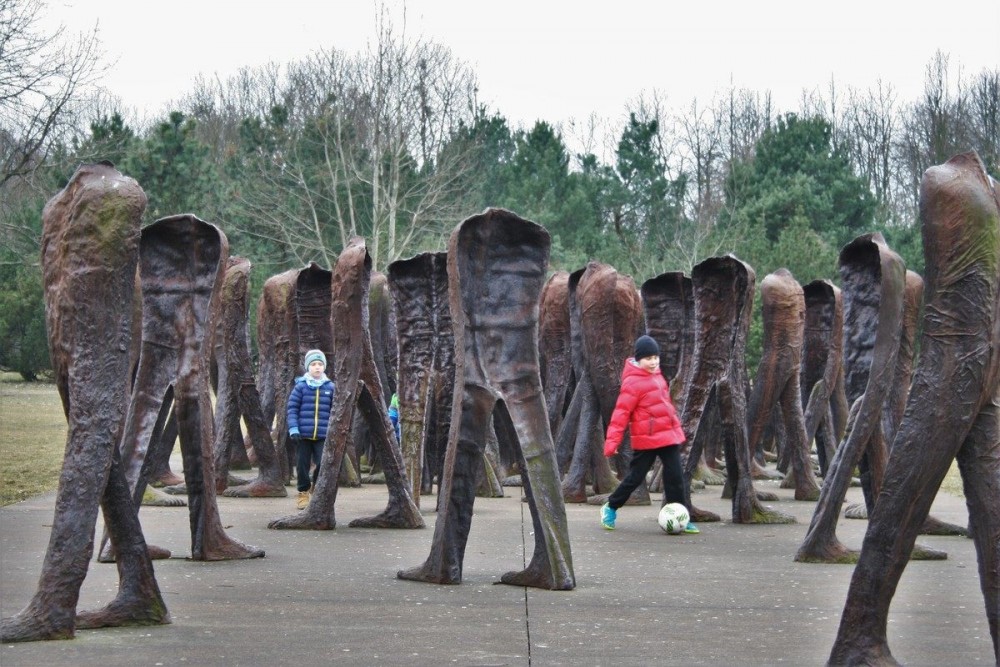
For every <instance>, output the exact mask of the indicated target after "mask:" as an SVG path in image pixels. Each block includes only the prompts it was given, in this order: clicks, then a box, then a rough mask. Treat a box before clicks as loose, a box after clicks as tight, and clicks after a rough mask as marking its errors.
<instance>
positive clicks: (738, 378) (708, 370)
mask: <svg viewBox="0 0 1000 667" xmlns="http://www.w3.org/2000/svg"><path fill="white" fill-rule="evenodd" d="M755 279H756V276H755V275H754V272H753V269H752V268H750V266H748V265H747V264H745V263H744V262H742V261H740V260H739V259H737V258H736V257H734V256H733V255H726V256H722V257H711V258H709V259H706V260H704V261H702V262H701V263H699V264H697V265H696V266H695V267H694V269H693V270H692V271H691V281H692V287H693V289H694V304H695V326H696V327H697V335H696V336H695V346H694V358H693V360H692V368H691V381H690V383H689V384H688V393H687V396H686V398H685V400H684V409H683V411H682V413H681V423H683V425H684V433H685V435H686V436H687V443H686V444H685V445H684V447H685V450H686V451H685V457H686V458H685V464H684V473H685V496H687V498H686V500H687V502H686V504H687V506H688V507H689V509H690V511H691V518H692V520H695V521H718V520H719V516H718V515H717V514H715V513H714V512H710V511H708V510H704V509H700V508H697V507H695V506H693V505H692V504H691V499H690V494H691V491H690V480H691V475H692V473H693V472H694V469H695V467H696V465H697V462H698V460H699V457H700V456H701V450H702V448H703V447H704V437H700V431H701V430H702V429H703V428H708V427H710V424H708V423H707V420H706V419H705V417H706V416H709V415H711V414H712V413H713V411H714V410H717V411H718V416H719V420H720V430H721V433H722V440H723V444H724V451H725V458H726V484H727V486H728V487H729V488H730V489H731V492H732V500H733V521H734V522H735V523H793V522H794V521H795V519H794V518H793V517H791V516H789V515H787V514H784V513H782V512H778V511H776V510H771V509H768V508H766V507H764V506H763V505H761V504H760V502H759V500H758V494H757V491H756V489H755V488H754V485H753V479H752V477H751V470H752V468H751V461H750V449H749V446H748V444H747V435H746V423H747V421H746V386H747V377H746V363H745V361H744V358H745V352H746V338H747V330H748V328H749V326H750V311H751V309H752V307H753V292H754V281H755Z"/></svg>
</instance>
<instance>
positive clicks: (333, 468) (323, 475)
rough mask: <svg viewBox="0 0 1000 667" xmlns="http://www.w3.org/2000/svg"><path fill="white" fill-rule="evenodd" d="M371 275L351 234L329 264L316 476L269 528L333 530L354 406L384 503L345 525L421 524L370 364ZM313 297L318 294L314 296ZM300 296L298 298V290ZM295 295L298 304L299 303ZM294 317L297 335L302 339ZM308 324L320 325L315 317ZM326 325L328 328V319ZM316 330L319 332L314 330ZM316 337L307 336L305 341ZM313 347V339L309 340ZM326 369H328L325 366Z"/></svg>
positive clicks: (363, 252) (364, 253) (365, 257)
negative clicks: (309, 490) (299, 503)
mask: <svg viewBox="0 0 1000 667" xmlns="http://www.w3.org/2000/svg"><path fill="white" fill-rule="evenodd" d="M370 280H371V257H370V256H369V255H368V249H367V248H366V246H365V242H364V239H362V238H359V237H355V238H353V239H351V241H350V243H348V245H347V247H346V248H344V250H343V252H342V253H341V254H340V257H339V258H338V259H337V265H336V266H335V267H334V270H333V282H332V285H331V295H330V303H331V305H332V334H331V335H332V340H331V341H330V342H331V348H332V349H333V351H334V352H333V355H332V358H333V364H331V366H330V367H328V369H329V368H332V370H333V378H332V379H333V380H334V381H335V382H336V383H337V391H336V394H335V395H334V400H333V407H332V409H331V414H330V429H329V430H328V431H327V436H326V442H325V443H324V445H323V459H322V462H321V464H320V472H319V477H318V479H317V481H316V486H315V489H314V490H313V494H312V498H311V500H310V502H309V506H308V507H307V508H306V509H305V510H303V511H301V512H298V513H296V514H293V515H290V516H286V517H282V518H280V519H275V520H273V521H271V522H270V523H269V524H268V528H274V529H305V530H333V529H334V528H336V526H337V520H336V516H335V513H334V505H335V504H336V501H337V490H338V489H339V477H340V469H341V466H342V465H343V462H344V456H345V454H346V452H347V448H348V447H349V446H350V444H351V442H352V439H351V422H352V421H353V418H354V411H355V408H357V409H358V412H359V414H360V415H361V416H362V418H364V419H366V420H367V421H368V426H369V430H370V432H371V435H372V439H373V441H374V445H375V448H376V452H377V453H378V456H379V457H380V459H381V460H382V469H383V470H384V471H385V477H386V484H387V486H388V489H389V504H388V506H387V507H386V509H385V511H384V512H382V513H381V514H379V515H378V516H375V517H368V518H362V519H355V520H353V521H351V522H350V523H349V524H348V525H350V526H355V527H368V528H422V527H423V526H424V520H423V517H421V516H420V510H419V509H418V508H417V506H416V503H415V502H414V501H413V497H412V495H411V494H410V488H409V482H408V481H407V480H406V471H405V469H404V467H403V457H402V455H401V454H400V451H399V447H398V445H397V443H396V441H395V440H396V439H395V436H394V435H393V434H392V424H391V423H390V422H389V415H388V413H387V412H386V407H385V402H384V400H383V399H382V386H381V381H380V380H379V377H378V371H377V370H376V368H375V359H374V357H373V353H372V344H371V339H370V338H369V334H368V286H369V283H370ZM315 298H319V297H318V296H316V297H315ZM300 300H301V301H304V299H302V297H301V296H300ZM301 301H300V308H301V305H302V304H301ZM302 321H303V320H302V319H301V318H300V331H299V337H300V340H301V341H303V342H302V344H304V343H305V342H306V341H305V339H304V337H303V335H302V334H303V332H304V328H302ZM310 326H312V327H314V328H316V327H321V326H323V322H322V321H320V320H317V321H315V322H312V323H311V324H310ZM325 328H326V330H327V331H331V327H330V323H329V322H327V323H326V327H325ZM314 335H319V334H314ZM316 340H318V339H310V340H309V341H308V342H309V343H310V344H312V343H314V342H315V341H316ZM313 346H314V347H315V345H313ZM328 372H329V370H328Z"/></svg>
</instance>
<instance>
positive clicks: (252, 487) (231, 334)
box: [214, 257, 288, 498]
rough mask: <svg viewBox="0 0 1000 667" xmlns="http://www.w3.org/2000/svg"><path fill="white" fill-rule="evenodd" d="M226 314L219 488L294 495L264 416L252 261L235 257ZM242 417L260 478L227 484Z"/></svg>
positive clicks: (218, 422)
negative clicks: (253, 329)
mask: <svg viewBox="0 0 1000 667" xmlns="http://www.w3.org/2000/svg"><path fill="white" fill-rule="evenodd" d="M221 300H222V315H221V317H220V318H219V323H218V326H217V327H216V331H215V341H214V347H215V354H214V358H215V363H216V367H217V369H218V390H217V394H216V402H215V466H216V469H215V481H216V491H217V492H221V493H222V494H223V495H225V496H231V497H236V498H284V497H285V496H287V495H288V491H286V490H285V483H284V479H283V478H282V476H281V466H280V465H279V463H278V455H277V453H276V452H275V449H274V442H273V441H272V440H271V430H270V424H269V423H268V422H266V421H265V420H264V412H263V410H261V407H260V393H259V392H258V391H257V384H256V381H255V380H254V375H253V365H252V362H251V361H250V331H249V325H250V319H249V310H250V261H249V260H248V259H246V258H243V257H230V258H229V262H228V264H227V266H226V274H225V278H224V282H223V285H222V298H221ZM241 420H242V421H243V422H244V423H245V424H246V428H247V438H248V440H249V443H250V446H251V447H252V448H253V453H254V459H255V460H256V462H257V469H258V473H257V478H256V479H254V480H253V481H251V482H249V483H247V484H244V485H240V486H232V487H229V488H226V487H227V484H228V479H229V474H228V473H229V461H230V459H231V451H232V450H233V449H239V450H243V449H244V446H243V433H242V429H241V428H240V422H241Z"/></svg>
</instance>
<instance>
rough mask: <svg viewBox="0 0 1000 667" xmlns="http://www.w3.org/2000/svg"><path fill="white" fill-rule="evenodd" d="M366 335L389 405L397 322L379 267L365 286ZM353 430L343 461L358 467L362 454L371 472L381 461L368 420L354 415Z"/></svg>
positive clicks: (343, 478) (396, 353)
mask: <svg viewBox="0 0 1000 667" xmlns="http://www.w3.org/2000/svg"><path fill="white" fill-rule="evenodd" d="M368 336H369V338H370V339H371V342H372V355H373V357H374V359H375V369H376V371H377V372H378V377H379V381H380V382H381V384H382V393H383V396H382V400H383V401H384V402H385V404H386V405H389V403H390V402H391V400H392V395H393V394H394V393H396V391H397V386H396V381H397V370H396V366H397V359H398V356H399V345H398V343H397V342H396V323H395V318H394V317H393V305H392V295H391V294H390V292H389V282H388V278H387V276H386V275H385V274H383V273H379V272H378V271H372V277H371V284H370V286H369V288H368ZM352 430H353V440H354V442H353V446H352V447H349V448H348V450H347V451H348V453H347V456H348V457H349V458H347V459H345V464H346V463H347V462H348V461H350V463H351V468H352V469H353V470H354V471H358V470H360V465H361V462H360V456H361V455H364V456H365V457H367V460H368V462H369V463H370V464H371V471H372V473H373V474H376V473H378V471H379V469H380V468H381V461H379V458H378V456H377V455H376V454H375V447H374V446H373V445H372V439H371V434H370V433H369V431H368V422H367V420H365V419H355V420H354V421H353V422H352ZM395 435H396V434H395V433H393V434H392V436H393V437H394V438H395ZM345 467H346V466H345ZM353 476H354V477H358V482H360V476H359V475H358V474H357V473H354V475H353ZM407 478H408V479H410V481H411V483H412V481H413V480H412V478H410V477H409V475H407ZM353 481H354V480H353V479H352V478H351V476H348V475H341V483H353ZM419 500H420V497H419V495H414V501H415V502H418V501H419Z"/></svg>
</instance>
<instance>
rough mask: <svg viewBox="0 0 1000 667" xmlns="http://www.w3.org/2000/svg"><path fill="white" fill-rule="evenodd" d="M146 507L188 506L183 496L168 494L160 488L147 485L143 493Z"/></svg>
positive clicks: (143, 501)
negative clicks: (177, 496) (176, 496)
mask: <svg viewBox="0 0 1000 667" xmlns="http://www.w3.org/2000/svg"><path fill="white" fill-rule="evenodd" d="M141 504H143V505H145V506H146V507H187V501H186V500H184V499H183V498H175V497H174V496H171V495H167V494H166V493H164V492H163V491H161V490H160V489H157V488H154V487H152V486H147V487H146V490H145V491H144V492H143V494H142V503H141Z"/></svg>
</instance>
